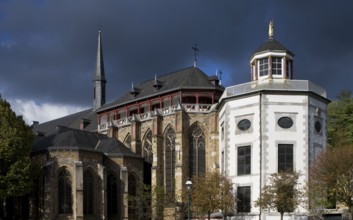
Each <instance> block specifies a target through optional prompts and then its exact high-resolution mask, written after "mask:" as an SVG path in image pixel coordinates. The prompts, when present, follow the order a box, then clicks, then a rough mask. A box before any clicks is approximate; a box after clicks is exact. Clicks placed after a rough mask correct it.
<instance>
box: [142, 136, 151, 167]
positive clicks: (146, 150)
mask: <svg viewBox="0 0 353 220" xmlns="http://www.w3.org/2000/svg"><path fill="white" fill-rule="evenodd" d="M143 156H144V157H145V162H147V163H149V164H152V163H153V149H152V131H151V130H148V131H147V133H146V135H145V139H144V142H143Z"/></svg>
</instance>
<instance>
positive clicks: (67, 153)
mask: <svg viewBox="0 0 353 220" xmlns="http://www.w3.org/2000/svg"><path fill="white" fill-rule="evenodd" d="M271 28H272V29H271ZM293 58H294V54H293V53H292V52H291V51H289V50H287V49H286V48H285V47H284V46H283V45H282V44H280V43H279V42H278V41H277V40H275V39H274V36H273V27H272V26H271V25H270V33H269V39H268V40H266V41H265V43H264V44H263V45H262V46H260V48H259V49H258V50H257V51H255V52H254V53H253V55H252V56H251V58H250V65H251V74H250V80H251V81H250V82H249V83H245V84H241V85H235V86H231V87H228V88H224V87H223V86H222V85H221V83H220V79H219V78H218V76H217V75H213V76H209V75H207V74H206V73H204V72H203V71H202V70H201V69H200V68H198V67H197V65H196V64H197V63H196V61H195V63H194V66H192V67H188V68H184V69H181V70H178V71H175V72H171V73H167V74H164V75H155V76H154V77H153V76H152V77H151V79H150V80H146V81H144V82H142V83H140V84H138V85H135V86H134V85H133V86H132V87H131V89H130V91H127V92H126V93H125V94H123V95H122V96H120V97H119V98H117V99H116V100H115V101H113V102H110V103H106V101H105V96H106V92H105V91H106V89H105V87H106V82H107V80H106V77H105V72H104V62H103V50H102V33H101V32H99V34H98V50H97V62H96V71H95V74H94V78H93V91H94V92H93V108H92V109H88V110H85V111H82V112H78V113H75V114H72V115H68V116H66V117H63V118H59V119H56V120H53V121H49V122H46V123H43V124H36V125H34V126H33V132H34V133H35V143H34V145H33V149H32V154H33V157H35V158H37V160H38V161H40V164H41V167H42V171H41V175H40V181H39V182H38V187H37V189H36V195H37V196H36V198H35V200H34V201H33V209H32V216H34V218H35V219H134V218H135V217H134V211H133V210H132V209H131V208H129V200H128V198H129V196H131V195H135V194H136V187H137V185H138V183H145V184H147V185H151V186H152V187H154V186H158V187H162V188H163V189H164V191H165V192H166V193H167V194H168V195H169V196H171V197H172V198H174V199H175V200H176V201H181V196H182V192H183V191H184V190H185V189H186V186H185V182H186V180H188V179H189V178H191V177H192V176H194V175H200V174H203V173H205V172H206V171H209V170H218V171H220V172H223V173H225V174H227V175H229V177H230V178H231V179H232V181H233V183H234V184H235V189H236V191H237V196H238V198H240V199H239V201H238V203H237V210H238V213H237V215H238V216H242V217H244V215H246V216H248V217H249V218H250V219H251V218H255V217H256V218H258V217H259V215H264V214H263V213H261V210H258V209H256V208H254V207H253V206H252V204H253V201H254V200H256V198H258V196H259V190H260V187H262V186H263V185H264V183H265V180H266V177H267V176H268V175H269V174H270V173H273V172H278V171H279V170H281V169H292V170H300V171H302V172H303V173H304V176H305V177H304V179H303V180H302V181H305V180H307V178H308V166H309V164H310V162H311V160H313V158H314V156H315V152H317V151H319V150H320V149H323V148H324V147H325V144H326V142H325V141H326V105H327V103H328V102H329V100H328V99H327V98H326V92H325V90H324V89H322V88H321V87H319V86H317V85H315V84H313V83H311V82H309V81H298V80H294V71H293V69H294V68H293ZM299 211H300V212H301V213H302V212H305V210H304V211H302V210H299ZM153 214H154V217H156V213H155V212H154V213H153ZM175 214H176V212H175V207H173V206H170V207H166V208H164V210H163V215H164V216H166V218H165V219H175V218H176V217H175ZM266 216H268V218H269V217H270V216H276V213H274V214H270V215H267V214H266ZM234 218H237V217H234ZM240 218H241V217H240Z"/></svg>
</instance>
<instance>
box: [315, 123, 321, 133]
mask: <svg viewBox="0 0 353 220" xmlns="http://www.w3.org/2000/svg"><path fill="white" fill-rule="evenodd" d="M314 126H315V131H316V132H317V133H319V132H320V131H321V129H322V125H321V122H319V121H316V122H315V125H314Z"/></svg>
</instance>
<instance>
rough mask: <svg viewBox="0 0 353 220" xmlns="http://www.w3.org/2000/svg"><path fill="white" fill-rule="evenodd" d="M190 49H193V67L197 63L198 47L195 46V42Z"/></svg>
mask: <svg viewBox="0 0 353 220" xmlns="http://www.w3.org/2000/svg"><path fill="white" fill-rule="evenodd" d="M192 49H193V50H194V57H195V58H194V67H196V66H197V65H196V64H197V52H199V51H200V50H199V48H197V45H196V43H195V45H194V46H193V47H192Z"/></svg>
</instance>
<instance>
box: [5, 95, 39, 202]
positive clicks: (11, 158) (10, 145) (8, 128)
mask: <svg viewBox="0 0 353 220" xmlns="http://www.w3.org/2000/svg"><path fill="white" fill-rule="evenodd" d="M31 144H32V132H31V129H30V128H29V127H28V126H27V125H26V124H25V122H24V121H23V119H22V117H21V116H16V114H15V113H14V112H13V111H12V109H11V106H10V104H9V103H8V102H7V101H6V100H4V99H2V98H1V97H0V198H6V197H10V196H21V195H24V194H25V193H27V192H29V190H30V189H31V187H32V178H31V173H32V170H33V169H32V165H31V159H30V152H31Z"/></svg>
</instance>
